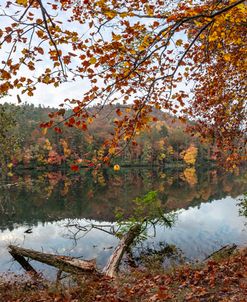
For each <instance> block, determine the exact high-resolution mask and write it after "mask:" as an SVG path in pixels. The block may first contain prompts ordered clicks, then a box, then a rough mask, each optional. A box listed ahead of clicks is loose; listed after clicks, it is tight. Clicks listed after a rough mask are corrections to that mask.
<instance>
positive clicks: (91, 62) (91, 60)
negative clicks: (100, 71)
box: [89, 57, 97, 64]
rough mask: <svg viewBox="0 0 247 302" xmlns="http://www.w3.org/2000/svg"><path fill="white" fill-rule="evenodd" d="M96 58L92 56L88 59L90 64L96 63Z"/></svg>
mask: <svg viewBox="0 0 247 302" xmlns="http://www.w3.org/2000/svg"><path fill="white" fill-rule="evenodd" d="M96 61H97V60H96V58H94V57H92V58H91V59H90V60H89V63H90V64H95V63H96Z"/></svg>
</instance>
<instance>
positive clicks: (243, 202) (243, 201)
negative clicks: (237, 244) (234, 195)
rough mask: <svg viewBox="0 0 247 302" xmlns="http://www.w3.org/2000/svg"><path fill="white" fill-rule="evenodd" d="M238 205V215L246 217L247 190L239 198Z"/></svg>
mask: <svg viewBox="0 0 247 302" xmlns="http://www.w3.org/2000/svg"><path fill="white" fill-rule="evenodd" d="M238 206H239V215H240V216H244V217H246V218H247V192H245V193H244V197H243V198H241V199H240V202H239V203H238ZM246 224H247V222H246Z"/></svg>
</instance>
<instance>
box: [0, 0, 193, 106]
mask: <svg viewBox="0 0 247 302" xmlns="http://www.w3.org/2000/svg"><path fill="white" fill-rule="evenodd" d="M4 2H5V1H3V2H1V1H0V5H3V3H4ZM12 12H13V10H12ZM59 14H60V15H59V19H60V20H61V21H63V22H64V21H65V16H64V15H63V13H61V12H59ZM10 22H12V21H11V20H10V19H9V18H7V17H3V16H1V6H0V28H1V27H5V26H6V25H8V23H10ZM144 22H149V21H148V20H145V21H144ZM64 23H65V22H64ZM66 25H68V23H67V24H66ZM72 27H73V29H74V30H75V31H77V32H78V33H80V34H83V33H85V32H86V33H87V32H88V25H87V24H85V25H80V24H77V23H73V24H70V26H69V29H72ZM114 32H116V31H115V29H114ZM104 35H105V37H106V38H110V39H111V30H110V31H109V32H104ZM182 38H183V37H182ZM34 45H35V38H34ZM9 46H10V45H8V44H7V45H6V46H5V45H4V46H3V48H1V49H0V56H1V57H2V58H6V56H7V55H8V52H9ZM65 50H66V51H68V49H65ZM20 51H21V48H20V49H18V48H17V51H16V53H15V54H14V56H13V57H14V59H15V58H17V57H18V52H19V54H20ZM42 59H44V58H43V57H42ZM73 59H74V60H75V64H74V65H76V60H78V59H77V58H73ZM50 66H51V65H49V61H48V60H46V59H44V60H43V61H42V62H40V66H38V67H37V68H36V70H35V71H34V72H32V71H30V70H29V69H27V68H25V67H24V69H23V70H22V74H23V75H24V76H25V75H26V74H27V73H28V74H30V73H32V74H33V76H37V75H40V74H41V73H42V72H43V71H44V69H45V68H46V67H50ZM88 88H90V83H89V81H88V80H87V79H84V80H83V81H82V80H80V79H79V78H78V79H77V80H76V81H68V82H66V83H62V84H61V85H60V86H59V87H57V88H56V87H54V86H53V85H46V84H39V85H38V86H37V89H36V91H35V92H34V96H32V97H30V96H28V95H27V94H22V93H21V91H20V90H18V89H13V90H12V91H10V93H9V95H8V96H6V97H4V98H2V99H0V103H4V102H11V103H15V104H17V95H19V96H20V98H21V100H22V103H31V104H34V105H36V106H38V105H40V104H41V105H43V106H45V107H47V106H49V107H58V106H59V105H60V104H62V103H63V101H64V99H65V98H75V99H80V100H81V99H82V98H83V94H84V92H85V91H86V90H87V89H88ZM176 90H185V91H188V87H186V85H185V83H182V84H181V85H179V87H178V88H177V89H176Z"/></svg>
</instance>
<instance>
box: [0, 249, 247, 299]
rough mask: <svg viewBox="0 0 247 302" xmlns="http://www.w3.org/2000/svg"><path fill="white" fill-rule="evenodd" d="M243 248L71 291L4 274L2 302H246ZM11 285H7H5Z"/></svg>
mask: <svg viewBox="0 0 247 302" xmlns="http://www.w3.org/2000/svg"><path fill="white" fill-rule="evenodd" d="M246 268H247V248H242V249H239V250H238V251H236V252H234V253H233V254H231V255H228V254H225V253H224V254H217V257H210V259H208V260H207V261H206V262H203V263H198V264H196V265H195V264H193V265H183V266H178V267H175V268H173V269H170V270H169V271H168V272H167V271H164V270H163V269H161V268H159V269H158V268H155V266H153V268H152V269H150V268H149V269H148V270H145V269H140V268H135V269H132V270H131V271H128V272H125V273H121V274H120V275H119V276H118V277H117V278H115V279H111V278H90V280H89V278H85V279H84V278H82V277H78V276H76V277H75V278H74V280H75V284H76V285H75V284H74V285H73V286H69V285H66V286H65V285H62V284H60V283H53V282H47V281H46V282H45V283H44V282H42V283H41V282H40V281H38V280H33V279H31V278H28V280H27V278H26V277H24V276H22V277H21V276H10V275H8V274H6V275H5V276H4V277H2V278H1V279H0V301H4V302H24V301H25V302H93V301H102V302H103V301H104V302H110V301H111V302H120V301H121V302H124V301H126V302H127V301H142V302H145V301H146V302H153V301H174V302H182V301H191V302H197V301H199V302H202V301H207V302H210V301H222V302H223V301H227V302H229V301H236V302H246V301H247V270H246ZM7 280H10V281H7Z"/></svg>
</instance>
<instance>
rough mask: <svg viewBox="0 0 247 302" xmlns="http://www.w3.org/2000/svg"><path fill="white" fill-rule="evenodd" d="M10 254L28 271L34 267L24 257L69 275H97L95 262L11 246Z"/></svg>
mask: <svg viewBox="0 0 247 302" xmlns="http://www.w3.org/2000/svg"><path fill="white" fill-rule="evenodd" d="M8 249H9V253H10V254H11V255H12V256H13V258H14V259H15V260H17V261H18V262H19V263H20V264H21V266H22V267H23V268H24V269H25V270H27V271H34V272H35V270H34V269H33V267H32V266H31V265H30V264H29V263H28V261H26V260H25V258H24V257H28V258H31V259H33V260H37V261H39V262H42V263H45V264H48V265H51V266H55V267H57V268H58V269H60V270H62V271H64V272H67V273H76V274H78V273H84V274H85V273H97V271H96V262H95V260H89V261H86V260H79V259H75V258H72V257H68V256H58V255H53V254H47V253H42V252H37V251H34V250H30V249H24V248H21V247H18V246H14V245H9V247H8Z"/></svg>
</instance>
